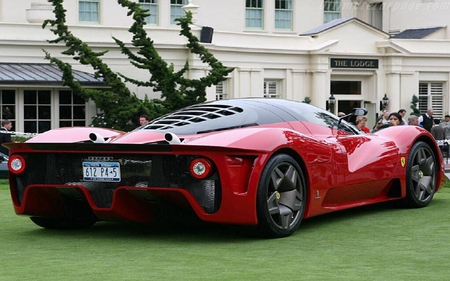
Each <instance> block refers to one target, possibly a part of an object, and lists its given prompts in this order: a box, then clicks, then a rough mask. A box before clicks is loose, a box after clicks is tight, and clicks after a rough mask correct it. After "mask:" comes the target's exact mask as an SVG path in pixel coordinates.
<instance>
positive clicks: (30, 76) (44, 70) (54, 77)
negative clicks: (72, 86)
mask: <svg viewBox="0 0 450 281" xmlns="http://www.w3.org/2000/svg"><path fill="white" fill-rule="evenodd" d="M72 72H73V75H74V77H75V80H76V81H78V82H80V83H81V84H82V85H91V86H105V83H104V82H103V79H100V78H96V77H95V76H94V75H93V74H90V73H86V72H83V71H78V70H73V71H72ZM0 84H46V85H62V71H61V70H60V69H59V68H58V66H56V65H54V64H49V63H0Z"/></svg>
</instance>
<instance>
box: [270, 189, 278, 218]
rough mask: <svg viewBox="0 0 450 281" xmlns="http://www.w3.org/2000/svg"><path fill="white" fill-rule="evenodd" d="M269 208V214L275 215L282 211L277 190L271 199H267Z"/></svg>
mask: <svg viewBox="0 0 450 281" xmlns="http://www.w3.org/2000/svg"><path fill="white" fill-rule="evenodd" d="M267 208H268V209H269V214H271V215H275V214H279V213H280V209H279V207H278V200H277V192H274V193H272V195H270V197H269V199H267Z"/></svg>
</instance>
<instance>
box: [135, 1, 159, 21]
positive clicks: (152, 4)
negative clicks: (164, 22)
mask: <svg viewBox="0 0 450 281" xmlns="http://www.w3.org/2000/svg"><path fill="white" fill-rule="evenodd" d="M139 5H140V6H141V8H142V9H145V10H148V12H147V13H149V14H150V15H149V16H148V17H146V18H145V22H146V23H148V24H155V25H156V24H158V0H139Z"/></svg>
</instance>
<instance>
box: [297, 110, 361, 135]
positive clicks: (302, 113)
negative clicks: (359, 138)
mask: <svg viewBox="0 0 450 281" xmlns="http://www.w3.org/2000/svg"><path fill="white" fill-rule="evenodd" d="M297 105H298V106H295V103H292V104H290V110H292V111H293V115H295V116H297V118H298V119H299V120H300V121H306V122H309V123H313V124H317V125H320V126H325V127H328V128H336V129H338V130H340V131H342V132H345V133H347V134H350V135H359V134H362V133H361V132H360V131H359V130H358V129H357V128H356V127H354V126H353V125H352V124H350V123H348V122H347V121H345V120H342V121H341V122H339V118H338V117H337V116H336V115H334V114H331V113H330V112H328V111H325V110H323V109H320V108H318V107H315V106H310V105H306V104H303V103H298V104H297Z"/></svg>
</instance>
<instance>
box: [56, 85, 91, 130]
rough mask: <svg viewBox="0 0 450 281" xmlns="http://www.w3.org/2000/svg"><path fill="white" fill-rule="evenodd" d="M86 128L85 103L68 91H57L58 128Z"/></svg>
mask: <svg viewBox="0 0 450 281" xmlns="http://www.w3.org/2000/svg"><path fill="white" fill-rule="evenodd" d="M73 126H86V101H85V100H84V99H83V98H82V97H80V96H79V95H76V94H74V93H73V92H72V91H70V90H60V91H59V127H73Z"/></svg>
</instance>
